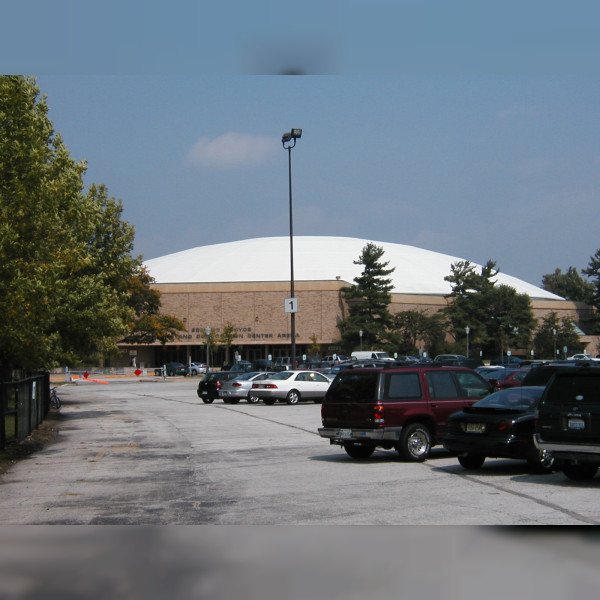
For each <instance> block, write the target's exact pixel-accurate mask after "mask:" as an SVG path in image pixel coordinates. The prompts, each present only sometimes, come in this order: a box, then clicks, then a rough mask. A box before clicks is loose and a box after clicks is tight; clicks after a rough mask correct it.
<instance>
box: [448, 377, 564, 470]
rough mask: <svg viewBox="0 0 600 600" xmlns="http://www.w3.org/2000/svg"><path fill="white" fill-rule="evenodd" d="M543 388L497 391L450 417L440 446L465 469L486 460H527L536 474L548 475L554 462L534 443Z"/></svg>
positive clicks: (481, 463) (476, 467)
mask: <svg viewBox="0 0 600 600" xmlns="http://www.w3.org/2000/svg"><path fill="white" fill-rule="evenodd" d="M543 391H544V387H543V386H538V387H518V388H510V389H504V390H500V391H498V392H495V393H493V394H490V395H489V396H486V397H485V398H483V399H482V400H479V401H478V402H476V403H475V404H473V405H472V406H467V407H466V408H463V409H462V410H461V411H459V412H456V413H454V414H453V415H450V429H449V431H448V433H447V434H446V435H445V436H444V439H443V440H442V443H443V445H444V447H445V448H446V449H447V450H450V452H455V453H456V454H457V455H458V462H459V463H460V464H461V465H462V466H463V467H464V468H465V469H479V467H481V466H482V465H483V463H484V461H485V459H486V458H487V457H494V458H516V459H522V460H526V461H527V462H528V463H529V466H530V467H531V468H532V469H533V470H535V471H536V472H544V473H546V472H550V471H552V469H553V465H554V459H553V458H552V455H551V454H550V453H549V452H547V451H546V450H539V449H538V448H537V447H536V445H535V442H534V439H533V435H534V432H535V420H536V418H537V415H538V404H539V400H540V398H541V396H542V393H543Z"/></svg>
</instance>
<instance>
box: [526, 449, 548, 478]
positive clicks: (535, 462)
mask: <svg viewBox="0 0 600 600" xmlns="http://www.w3.org/2000/svg"><path fill="white" fill-rule="evenodd" d="M527 463H528V464H529V467H530V468H531V469H532V471H534V472H536V473H551V472H552V471H553V470H554V457H553V456H552V454H550V452H548V450H540V451H539V452H538V454H537V455H536V456H535V457H533V458H530V459H529V460H528V461H527Z"/></svg>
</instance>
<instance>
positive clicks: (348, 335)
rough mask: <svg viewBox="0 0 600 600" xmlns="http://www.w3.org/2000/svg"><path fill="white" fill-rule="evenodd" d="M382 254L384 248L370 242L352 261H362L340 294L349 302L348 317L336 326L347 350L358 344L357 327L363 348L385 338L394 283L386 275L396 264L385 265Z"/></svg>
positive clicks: (376, 343) (389, 318) (377, 343)
mask: <svg viewBox="0 0 600 600" xmlns="http://www.w3.org/2000/svg"><path fill="white" fill-rule="evenodd" d="M383 254H384V250H383V248H381V247H379V246H377V245H376V244H374V243H373V242H369V243H368V244H367V245H366V246H365V247H364V248H363V250H362V253H361V255H360V256H359V258H358V260H355V261H354V264H355V265H363V267H364V269H363V271H362V273H361V274H360V276H358V277H356V278H355V279H354V282H355V283H354V285H351V286H349V287H346V288H343V289H342V296H343V298H344V300H345V301H346V303H347V304H348V317H347V318H345V319H344V320H343V321H342V322H341V323H340V324H339V328H340V331H341V334H342V345H343V347H344V348H345V349H346V351H352V350H356V349H357V348H359V345H360V342H361V338H360V333H359V332H360V331H362V332H363V335H362V342H363V346H364V347H366V348H373V349H375V348H376V347H378V346H383V345H384V344H385V342H386V340H387V334H388V330H389V328H390V327H391V326H392V323H393V320H392V315H391V314H390V312H389V309H388V307H389V304H390V302H391V299H392V297H391V294H390V292H391V290H392V289H393V287H394V286H393V285H392V280H391V279H389V278H388V275H390V274H391V273H393V272H394V270H395V268H391V269H389V268H387V266H388V264H389V263H388V262H382V261H381V258H382V256H383Z"/></svg>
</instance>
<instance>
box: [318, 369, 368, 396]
mask: <svg viewBox="0 0 600 600" xmlns="http://www.w3.org/2000/svg"><path fill="white" fill-rule="evenodd" d="M378 382H379V373H378V372H376V371H363V372H360V373H358V372H356V371H344V372H342V373H339V374H338V375H337V377H336V378H335V379H334V380H333V383H332V384H331V386H330V387H329V390H328V391H327V396H326V397H325V400H324V402H332V403H344V402H356V403H360V402H365V403H367V402H374V401H375V399H376V397H377V387H378Z"/></svg>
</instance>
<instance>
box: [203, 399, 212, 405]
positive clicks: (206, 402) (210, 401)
mask: <svg viewBox="0 0 600 600" xmlns="http://www.w3.org/2000/svg"><path fill="white" fill-rule="evenodd" d="M202 402H204V404H212V403H213V402H214V398H202Z"/></svg>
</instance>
